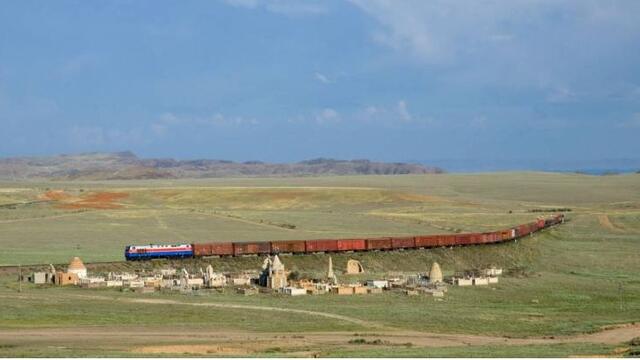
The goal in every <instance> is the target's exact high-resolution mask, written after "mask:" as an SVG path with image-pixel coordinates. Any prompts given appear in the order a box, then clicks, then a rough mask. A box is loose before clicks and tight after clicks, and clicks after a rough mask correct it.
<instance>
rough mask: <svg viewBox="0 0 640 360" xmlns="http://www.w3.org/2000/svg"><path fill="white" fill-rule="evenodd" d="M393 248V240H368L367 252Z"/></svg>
mask: <svg viewBox="0 0 640 360" xmlns="http://www.w3.org/2000/svg"><path fill="white" fill-rule="evenodd" d="M391 248H392V247H391V238H375V239H367V250H385V249H391Z"/></svg>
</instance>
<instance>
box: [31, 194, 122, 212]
mask: <svg viewBox="0 0 640 360" xmlns="http://www.w3.org/2000/svg"><path fill="white" fill-rule="evenodd" d="M127 197H129V194H127V193H120V192H92V193H88V194H86V195H84V196H81V197H74V196H72V195H70V194H67V193H65V192H64V191H62V190H50V191H47V192H46V193H44V194H42V195H40V198H41V199H43V200H51V201H56V202H58V204H57V205H56V207H57V208H59V209H69V210H75V209H103V210H104V209H119V208H121V207H122V205H121V204H118V203H117V202H118V201H119V200H122V199H126V198H127Z"/></svg>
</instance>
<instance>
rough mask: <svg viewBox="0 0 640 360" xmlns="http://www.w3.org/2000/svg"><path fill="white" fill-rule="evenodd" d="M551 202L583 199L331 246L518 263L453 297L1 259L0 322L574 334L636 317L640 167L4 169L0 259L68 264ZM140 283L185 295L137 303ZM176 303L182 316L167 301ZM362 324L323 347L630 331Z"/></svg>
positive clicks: (118, 350) (409, 262)
mask: <svg viewBox="0 0 640 360" xmlns="http://www.w3.org/2000/svg"><path fill="white" fill-rule="evenodd" d="M47 189H59V190H64V191H65V192H66V193H68V194H72V195H73V196H77V197H82V196H85V195H86V194H90V193H95V192H102V191H107V192H123V193H127V194H128V196H127V197H126V198H124V199H121V200H118V204H119V205H121V207H120V208H117V209H74V210H69V209H65V208H61V207H60V204H59V203H57V202H40V203H31V202H33V201H36V200H38V198H39V196H40V195H41V194H42V193H44V192H45V191H47ZM4 204H13V205H9V206H3V205H4ZM555 208H570V209H571V211H570V212H568V213H567V216H568V219H569V220H568V221H567V223H565V224H564V225H562V226H558V227H555V228H553V229H549V230H545V231H543V232H541V233H538V234H535V235H533V236H531V237H527V238H524V239H521V240H518V241H517V242H511V243H505V244H497V245H491V246H469V247H457V248H445V249H431V250H415V251H400V252H377V253H353V254H333V255H332V257H333V260H334V264H335V267H336V268H337V269H339V270H340V269H343V268H344V266H345V264H346V261H347V260H348V259H350V258H355V259H358V260H360V261H361V263H362V264H363V266H364V267H365V270H366V271H367V273H366V274H365V275H363V276H353V277H349V276H347V275H344V274H339V277H340V278H341V280H342V281H345V282H348V281H350V280H357V279H359V278H375V277H377V276H382V275H384V274H386V273H387V272H389V271H400V272H425V271H428V269H429V267H430V265H431V263H432V262H433V261H438V262H439V263H440V264H441V266H442V268H443V270H444V272H445V275H447V274H452V273H453V272H454V271H460V270H464V269H470V268H477V267H483V266H489V265H496V266H500V267H504V268H505V269H506V270H507V272H508V274H507V275H506V276H504V277H503V278H501V280H500V283H499V284H496V285H494V286H491V287H484V288H480V287H478V288H475V287H470V288H450V289H449V292H448V293H447V296H446V297H445V298H444V300H443V301H434V299H431V298H426V297H406V296H404V295H402V294H400V293H398V292H389V293H385V294H382V295H375V296H373V295H372V296H354V297H339V296H331V295H326V296H314V297H311V296H309V297H297V298H288V297H283V296H268V295H260V296H253V297H243V296H240V295H236V294H234V293H233V292H232V291H227V292H225V293H211V294H206V295H203V296H186V295H179V294H168V293H156V294H146V295H139V294H133V293H122V292H119V291H115V290H87V289H74V288H40V287H34V286H29V285H25V286H24V287H23V291H22V292H21V293H18V292H17V285H16V284H15V276H14V274H9V273H5V274H4V275H0V301H2V305H3V306H2V308H0V330H2V329H14V330H15V329H18V330H20V329H33V328H46V327H62V328H65V327H73V326H107V327H111V326H121V327H124V328H127V327H130V326H149V327H155V326H166V327H169V328H171V327H181V326H194V327H197V328H202V329H205V330H206V329H228V330H229V331H255V332H261V333H269V332H276V331H277V332H285V333H292V334H293V333H295V334H305V333H311V332H335V331H341V332H353V333H354V334H355V333H362V332H370V333H375V332H376V331H382V330H384V331H420V332H427V333H445V334H482V335H488V336H506V337H516V338H522V337H542V336H547V337H548V336H572V335H575V334H581V333H592V332H596V331H598V330H600V329H601V328H602V327H603V326H608V325H615V324H625V323H631V322H638V321H640V260H639V258H640V257H639V256H638V254H639V250H640V175H621V176H601V177H596V176H586V175H577V174H546V173H501V174H474V175H463V174H461V175H421V176H358V177H351V176H344V177H309V178H278V179H273V178H270V179H251V178H249V179H215V180H206V181H205V180H202V181H200V180H181V181H148V182H141V181H132V182H103V183H94V182H83V183H79V182H71V183H63V182H60V183H20V184H12V183H4V184H0V245H2V247H1V248H2V250H0V264H2V265H14V264H47V263H54V264H59V263H64V262H66V261H68V259H69V258H70V257H71V256H75V255H78V256H81V257H82V258H83V260H85V261H87V262H92V261H117V260H121V259H122V257H123V256H122V251H123V247H124V245H126V244H131V243H150V242H200V241H251V240H273V239H310V238H329V237H338V236H340V237H353V236H383V235H401V234H407V235H408V234H421V233H451V232H459V231H483V230H490V229H498V228H503V227H507V226H511V225H515V224H519V223H523V222H527V221H531V220H533V219H535V218H536V217H537V216H539V215H540V214H541V213H538V212H530V211H531V210H541V209H549V210H551V209H555ZM283 261H284V263H285V265H286V266H287V267H288V268H290V269H292V270H297V271H299V272H301V273H303V274H306V275H309V276H320V275H321V274H322V273H323V272H324V271H325V270H326V264H327V255H304V256H284V257H283ZM260 263H261V259H260V258H256V257H246V258H223V259H217V258H214V259H204V260H203V259H199V260H190V261H184V262H179V263H178V262H176V261H154V262H145V263H134V264H131V263H128V264H119V265H108V266H107V265H104V266H100V265H96V266H94V267H92V269H93V271H109V270H140V269H151V268H154V267H157V268H159V267H164V266H167V265H174V266H184V267H186V268H188V269H190V270H195V269H198V268H200V267H203V266H206V265H207V264H212V265H213V267H214V268H215V269H218V270H222V271H231V270H242V269H247V270H249V269H255V270H257V269H258V268H259V266H260ZM136 299H147V300H154V301H156V300H157V301H175V302H176V303H154V304H150V303H138V302H135V301H134V300H136ZM207 303H215V304H218V305H230V304H234V305H242V306H246V307H252V306H260V307H269V308H280V309H296V310H305V311H316V312H321V313H323V314H333V315H338V316H344V317H349V318H353V319H356V320H361V321H364V322H363V323H359V322H350V321H343V320H340V319H336V318H331V317H328V318H327V317H324V318H323V317H322V316H320V317H318V316H314V315H308V314H305V313H295V312H293V313H289V312H282V311H259V310H255V309H254V310H251V309H250V308H249V309H248V308H242V309H235V308H226V307H206V308H203V307H202V306H201V305H197V304H207ZM194 304H196V305H194ZM203 309H204V310H203ZM167 313H178V314H180V316H173V317H167V316H166V314H167ZM638 336H640V334H638ZM351 338H352V337H348V338H347V339H345V341H344V342H342V343H340V344H335V346H333V347H331V350H326V349H325V350H317V349H312V350H314V351H316V350H317V351H319V352H318V354H320V355H321V356H463V357H467V356H518V357H519V356H536V355H538V356H569V355H590V354H591V355H593V354H595V355H597V354H600V355H603V354H609V355H611V354H614V353H615V351H616V349H619V348H620V347H624V346H625V345H624V344H617V345H615V346H614V345H611V344H608V345H607V344H599V343H567V344H553V345H518V346H515V345H512V346H496V345H484V346H453V347H452V346H449V347H433V348H432V347H421V346H404V347H402V346H391V345H388V344H387V345H385V344H382V345H353V344H349V343H348V342H347V341H348V340H350V339H351ZM112 345H113V344H112ZM3 346H4V347H3ZM92 346H93V347H92ZM105 346H106V345H105V344H93V345H87V344H76V345H73V346H71V349H76V350H77V351H78V352H77V353H78V354H80V355H82V354H84V355H88V356H92V355H96V354H102V355H109V354H112V355H122V354H126V355H127V356H136V355H135V354H132V353H128V352H127V349H126V348H122V347H117V346H106V347H105ZM310 346H311V345H310ZM311 348H313V346H311ZM294 350H295V349H294V348H291V349H288V350H287V349H285V348H283V349H271V350H269V351H266V350H264V349H263V350H262V351H260V352H256V354H255V355H262V356H298V355H296V354H297V353H295V352H290V351H294ZM307 350H308V349H307ZM69 351H70V350H69ZM624 353H625V352H622V353H621V354H624ZM626 353H629V352H626ZM56 354H58V355H60V356H69V355H70V353H69V352H68V349H66V348H63V349H60V348H51V349H50V351H43V350H42V347H37V346H34V344H28V343H25V344H23V343H7V344H2V343H0V356H2V355H27V356H43V355H44V356H47V355H48V356H51V355H56ZM301 354H303V355H301V356H308V354H307V355H304V354H306V353H304V352H303V353H301ZM156 355H157V354H156ZM182 355H184V354H182ZM213 355H215V354H213ZM245 355H246V354H245ZM208 356H212V354H209V355H208Z"/></svg>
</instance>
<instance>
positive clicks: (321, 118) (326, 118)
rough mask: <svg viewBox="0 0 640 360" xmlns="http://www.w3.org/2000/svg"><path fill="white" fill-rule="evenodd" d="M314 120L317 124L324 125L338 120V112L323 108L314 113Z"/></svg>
mask: <svg viewBox="0 0 640 360" xmlns="http://www.w3.org/2000/svg"><path fill="white" fill-rule="evenodd" d="M315 120H316V122H317V123H318V124H320V125H324V124H329V123H337V122H340V120H341V119H340V114H339V113H338V112H337V111H335V110H334V109H331V108H325V109H323V110H322V111H320V112H319V113H317V114H316V116H315Z"/></svg>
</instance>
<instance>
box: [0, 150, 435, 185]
mask: <svg viewBox="0 0 640 360" xmlns="http://www.w3.org/2000/svg"><path fill="white" fill-rule="evenodd" d="M442 172H443V170H442V169H440V168H437V167H430V166H426V165H420V164H409V163H383V162H373V161H369V160H334V159H322V158H320V159H313V160H308V161H302V162H298V163H289V164H273V163H264V162H260V161H248V162H243V163H237V162H233V161H226V160H206V159H201V160H175V159H141V158H138V157H137V156H136V155H135V154H133V153H132V152H129V151H126V152H118V153H86V154H76V155H57V156H46V157H14V158H4V159H0V179H3V180H20V179H51V180H134V179H179V178H216V177H252V176H305V175H396V174H433V173H442Z"/></svg>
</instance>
